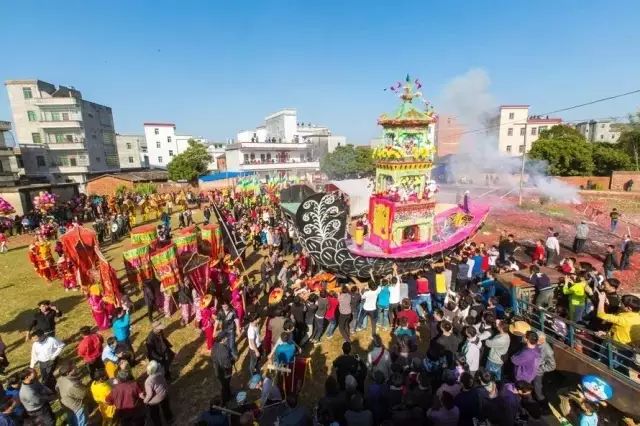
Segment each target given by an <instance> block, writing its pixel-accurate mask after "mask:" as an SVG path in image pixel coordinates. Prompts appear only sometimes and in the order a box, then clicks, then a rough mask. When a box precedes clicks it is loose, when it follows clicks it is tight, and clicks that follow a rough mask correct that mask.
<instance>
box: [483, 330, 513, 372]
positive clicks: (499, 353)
mask: <svg viewBox="0 0 640 426" xmlns="http://www.w3.org/2000/svg"><path fill="white" fill-rule="evenodd" d="M496 329H497V330H498V333H497V334H496V335H495V336H493V337H492V338H490V339H487V340H485V345H486V346H487V347H488V348H489V355H488V357H487V364H486V366H485V367H486V370H487V371H489V372H490V373H492V374H493V377H494V378H495V380H496V382H499V381H500V380H502V368H503V366H504V360H505V357H506V355H507V352H508V351H509V345H510V344H511V337H510V336H509V327H508V325H507V323H506V322H504V321H498V322H496Z"/></svg>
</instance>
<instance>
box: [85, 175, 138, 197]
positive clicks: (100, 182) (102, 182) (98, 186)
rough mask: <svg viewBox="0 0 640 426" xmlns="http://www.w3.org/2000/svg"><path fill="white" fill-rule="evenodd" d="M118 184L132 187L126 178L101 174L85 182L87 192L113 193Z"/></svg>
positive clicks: (98, 193)
mask: <svg viewBox="0 0 640 426" xmlns="http://www.w3.org/2000/svg"><path fill="white" fill-rule="evenodd" d="M120 185H124V186H126V187H127V188H129V189H133V183H132V182H129V181H128V180H124V179H118V178H115V177H113V176H103V177H99V178H96V179H94V180H92V181H90V182H89V183H87V194H89V195H91V194H97V195H113V194H115V193H116V188H117V187H118V186H120Z"/></svg>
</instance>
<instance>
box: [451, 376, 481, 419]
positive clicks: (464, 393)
mask: <svg viewBox="0 0 640 426" xmlns="http://www.w3.org/2000/svg"><path fill="white" fill-rule="evenodd" d="M460 383H461V384H462V390H461V391H460V393H459V394H458V395H456V397H455V398H454V399H453V402H454V404H455V406H456V407H458V410H460V411H459V412H460V419H459V420H458V425H459V426H473V425H474V421H473V419H474V418H475V417H478V415H479V414H480V398H479V396H478V392H477V391H476V389H475V388H474V386H473V376H472V375H471V374H469V373H463V374H462V376H461V377H460Z"/></svg>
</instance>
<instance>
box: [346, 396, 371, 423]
mask: <svg viewBox="0 0 640 426" xmlns="http://www.w3.org/2000/svg"><path fill="white" fill-rule="evenodd" d="M344 417H345V419H346V423H347V425H348V426H373V413H372V412H371V411H369V410H365V408H364V401H363V399H362V396H361V395H359V394H355V395H352V396H351V400H350V403H349V409H348V410H347V412H346V413H345V414H344Z"/></svg>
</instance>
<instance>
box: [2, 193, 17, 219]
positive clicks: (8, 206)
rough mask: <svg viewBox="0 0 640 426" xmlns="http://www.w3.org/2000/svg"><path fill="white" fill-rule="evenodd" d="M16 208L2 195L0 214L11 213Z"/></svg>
mask: <svg viewBox="0 0 640 426" xmlns="http://www.w3.org/2000/svg"><path fill="white" fill-rule="evenodd" d="M15 212H16V209H14V208H13V206H12V205H11V204H9V202H8V201H7V200H5V199H4V198H2V197H0V215H2V216H6V215H8V214H11V213H15Z"/></svg>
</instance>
